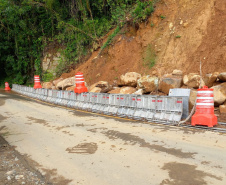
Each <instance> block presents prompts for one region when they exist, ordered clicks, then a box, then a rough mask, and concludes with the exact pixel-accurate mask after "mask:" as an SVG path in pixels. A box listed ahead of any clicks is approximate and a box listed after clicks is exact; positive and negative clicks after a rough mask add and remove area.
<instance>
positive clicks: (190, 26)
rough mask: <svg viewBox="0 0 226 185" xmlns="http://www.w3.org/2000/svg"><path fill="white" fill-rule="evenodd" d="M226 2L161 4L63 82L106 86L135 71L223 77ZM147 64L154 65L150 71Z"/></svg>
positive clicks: (170, 0)
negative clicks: (75, 79)
mask: <svg viewBox="0 0 226 185" xmlns="http://www.w3.org/2000/svg"><path fill="white" fill-rule="evenodd" d="M225 20H226V1H225V0H213V1H210V0H209V1H206V0H199V1H197V0H168V1H164V0H162V1H160V2H159V3H158V4H157V5H156V9H155V12H154V13H153V14H152V16H150V18H149V19H148V20H147V21H146V22H143V23H141V24H140V25H139V27H133V26H128V27H126V28H124V29H125V30H124V32H125V33H124V34H120V35H118V36H116V37H115V40H114V43H112V44H111V45H110V46H109V47H108V48H106V49H104V50H103V51H102V53H101V54H100V55H99V57H98V58H96V57H97V55H98V52H99V51H94V52H93V53H92V55H91V57H90V58H89V59H88V60H87V61H84V63H82V64H80V65H78V67H77V68H76V69H74V70H72V71H71V72H70V73H66V74H62V77H63V78H68V77H72V76H74V75H75V73H76V72H77V71H81V72H83V73H84V77H85V80H86V82H87V83H88V85H91V84H93V83H95V82H97V81H100V80H104V81H108V82H113V81H114V80H117V79H118V78H119V76H120V75H121V74H125V73H126V72H130V71H134V72H138V73H140V74H142V75H147V74H150V75H152V74H157V75H158V76H162V75H164V74H166V73H171V72H172V71H173V69H180V70H182V71H183V72H184V74H188V73H191V72H199V70H200V61H201V62H202V72H203V74H206V73H213V72H223V71H226V65H224V63H225V60H226V53H225V50H226V24H225V23H224V22H225ZM150 63H155V65H154V67H152V68H149V66H150V65H151V64H150Z"/></svg>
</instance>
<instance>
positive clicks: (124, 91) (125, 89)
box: [120, 87, 137, 94]
mask: <svg viewBox="0 0 226 185" xmlns="http://www.w3.org/2000/svg"><path fill="white" fill-rule="evenodd" d="M136 91H137V90H136V88H134V87H122V88H120V94H133V93H135V92H136Z"/></svg>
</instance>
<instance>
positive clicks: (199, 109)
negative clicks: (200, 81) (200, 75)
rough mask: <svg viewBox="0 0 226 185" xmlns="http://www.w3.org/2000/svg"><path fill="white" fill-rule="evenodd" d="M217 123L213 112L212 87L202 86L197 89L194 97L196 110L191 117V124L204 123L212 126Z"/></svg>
mask: <svg viewBox="0 0 226 185" xmlns="http://www.w3.org/2000/svg"><path fill="white" fill-rule="evenodd" d="M216 124H217V117H216V115H215V114H214V99H213V89H208V87H207V86H204V87H203V88H202V89H198V92H197V99H196V112H195V114H194V115H193V116H192V118H191V125H193V126H195V125H204V126H208V127H213V126H214V125H216Z"/></svg>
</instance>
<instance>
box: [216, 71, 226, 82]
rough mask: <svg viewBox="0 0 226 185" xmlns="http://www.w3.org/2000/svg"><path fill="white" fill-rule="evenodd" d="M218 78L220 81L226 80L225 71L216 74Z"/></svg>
mask: <svg viewBox="0 0 226 185" xmlns="http://www.w3.org/2000/svg"><path fill="white" fill-rule="evenodd" d="M218 78H219V80H220V81H222V82H226V72H224V73H220V74H219V75H218Z"/></svg>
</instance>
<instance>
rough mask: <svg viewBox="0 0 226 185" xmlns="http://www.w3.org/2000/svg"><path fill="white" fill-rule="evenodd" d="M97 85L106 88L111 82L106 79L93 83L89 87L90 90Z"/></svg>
mask: <svg viewBox="0 0 226 185" xmlns="http://www.w3.org/2000/svg"><path fill="white" fill-rule="evenodd" d="M95 87H99V88H100V89H106V88H108V87H109V84H108V82H106V81H99V82H97V83H95V84H92V85H91V86H90V87H89V92H91V91H92V89H94V88H95Z"/></svg>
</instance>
